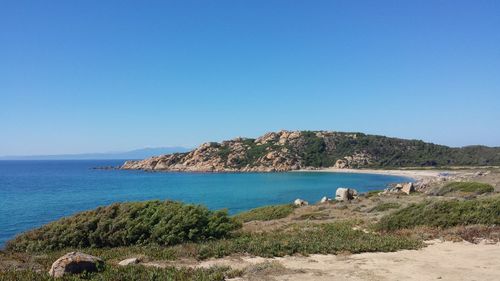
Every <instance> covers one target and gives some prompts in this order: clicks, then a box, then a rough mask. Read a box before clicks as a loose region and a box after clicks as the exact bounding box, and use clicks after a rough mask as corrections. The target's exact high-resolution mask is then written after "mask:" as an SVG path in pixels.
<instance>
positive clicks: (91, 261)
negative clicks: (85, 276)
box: [49, 252, 104, 277]
mask: <svg viewBox="0 0 500 281" xmlns="http://www.w3.org/2000/svg"><path fill="white" fill-rule="evenodd" d="M103 266H104V262H103V261H102V260H101V259H100V258H98V257H94V256H91V255H87V254H84V253H80V252H70V253H67V254H66V255H64V256H62V257H60V258H59V259H57V260H56V261H55V262H54V263H53V264H52V267H51V268H50V271H49V275H50V276H52V277H63V276H64V275H67V274H78V273H82V272H84V271H86V272H96V271H98V270H99V269H100V268H102V267H103Z"/></svg>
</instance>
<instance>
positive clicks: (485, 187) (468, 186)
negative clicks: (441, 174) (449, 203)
mask: <svg viewBox="0 0 500 281" xmlns="http://www.w3.org/2000/svg"><path fill="white" fill-rule="evenodd" d="M457 191H458V192H467V193H475V194H483V193H487V192H493V191H495V188H494V187H493V186H491V185H489V184H487V183H480V182H451V183H449V184H447V185H445V186H443V187H442V188H440V189H439V191H438V192H437V194H436V195H445V194H447V193H451V192H457Z"/></svg>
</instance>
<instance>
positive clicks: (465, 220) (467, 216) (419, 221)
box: [377, 197, 500, 230]
mask: <svg viewBox="0 0 500 281" xmlns="http://www.w3.org/2000/svg"><path fill="white" fill-rule="evenodd" d="M473 224H482V225H499V224H500V197H493V198H487V199H474V200H461V201H460V200H448V201H438V202H434V201H426V202H422V203H419V204H412V205H410V206H408V207H406V208H404V209H401V210H398V211H396V212H394V213H392V214H389V215H387V216H385V217H383V218H382V219H381V220H380V222H379V223H378V224H377V228H378V229H380V230H396V229H402V228H413V227H415V226H431V227H441V228H447V227H452V226H460V225H473Z"/></svg>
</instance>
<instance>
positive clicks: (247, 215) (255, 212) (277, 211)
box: [234, 204, 295, 222]
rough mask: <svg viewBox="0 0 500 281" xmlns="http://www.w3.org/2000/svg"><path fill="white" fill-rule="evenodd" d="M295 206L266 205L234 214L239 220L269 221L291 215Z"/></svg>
mask: <svg viewBox="0 0 500 281" xmlns="http://www.w3.org/2000/svg"><path fill="white" fill-rule="evenodd" d="M294 209H295V207H294V206H293V205H292V204H286V205H274V206H265V207H260V208H256V209H252V210H249V211H246V212H242V213H239V214H237V215H235V216H234V218H235V219H236V220H237V221H240V222H249V221H269V220H276V219H282V218H285V217H287V216H289V215H290V214H291V213H292V212H293V210H294Z"/></svg>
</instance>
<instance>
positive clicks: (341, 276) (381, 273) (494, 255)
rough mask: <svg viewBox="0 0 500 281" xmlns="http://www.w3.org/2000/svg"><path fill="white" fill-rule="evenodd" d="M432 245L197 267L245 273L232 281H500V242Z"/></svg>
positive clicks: (215, 262) (218, 262) (217, 262)
mask: <svg viewBox="0 0 500 281" xmlns="http://www.w3.org/2000/svg"><path fill="white" fill-rule="evenodd" d="M431 243H432V244H431V245H429V246H428V247H426V248H423V249H421V250H404V251H399V252H393V253H364V254H355V255H344V256H343V255H338V256H335V255H311V256H309V257H296V256H293V257H283V258H271V259H266V258H260V257H238V258H237V257H233V258H225V259H214V260H208V261H205V262H202V263H200V264H199V265H198V266H200V267H210V266H213V265H227V266H231V267H233V268H239V269H244V268H247V272H250V273H247V274H246V275H244V276H243V277H241V278H236V279H233V280H289V281H293V280H319V281H321V280H371V281H377V280H478V281H479V280H482V281H487V280H491V281H493V280H495V281H497V280H500V243H499V244H487V243H481V244H471V243H468V242H440V241H432V242H431ZM266 263H267V264H268V265H271V266H270V267H271V269H269V268H266V266H264V265H265V264H266ZM268 267H269V266H268ZM252 268H253V269H252ZM273 268H274V269H273ZM259 269H260V270H262V272H260V273H259Z"/></svg>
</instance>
